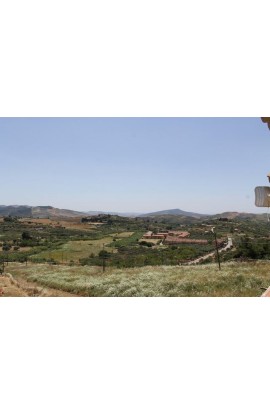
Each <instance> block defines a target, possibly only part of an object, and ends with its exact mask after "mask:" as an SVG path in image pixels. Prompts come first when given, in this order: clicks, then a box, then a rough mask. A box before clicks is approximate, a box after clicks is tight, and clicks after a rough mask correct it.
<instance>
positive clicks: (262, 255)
mask: <svg viewBox="0 0 270 414" xmlns="http://www.w3.org/2000/svg"><path fill="white" fill-rule="evenodd" d="M234 257H235V258H243V259H270V240H269V239H264V238H258V239H250V238H248V237H243V238H241V240H240V243H239V245H238V247H237V250H236V253H235V255H234Z"/></svg>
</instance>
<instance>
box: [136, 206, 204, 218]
mask: <svg viewBox="0 0 270 414" xmlns="http://www.w3.org/2000/svg"><path fill="white" fill-rule="evenodd" d="M165 215H170V216H185V217H193V218H202V217H207V216H208V215H207V214H200V213H192V212H190V211H184V210H180V209H179V208H175V209H172V210H162V211H156V212H154V213H147V214H142V215H141V216H140V217H155V216H165Z"/></svg>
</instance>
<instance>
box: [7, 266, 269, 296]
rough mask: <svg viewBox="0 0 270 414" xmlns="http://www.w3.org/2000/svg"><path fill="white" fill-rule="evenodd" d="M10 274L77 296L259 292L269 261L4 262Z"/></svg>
mask: <svg viewBox="0 0 270 414" xmlns="http://www.w3.org/2000/svg"><path fill="white" fill-rule="evenodd" d="M9 271H10V272H11V273H12V274H13V276H14V277H15V278H16V276H17V277H18V276H19V277H23V278H25V279H27V280H28V281H33V282H37V283H38V284H40V285H42V286H47V287H50V288H55V289H60V290H64V291H67V292H72V293H75V294H79V295H82V296H96V297H100V296H125V297H127V296H260V295H261V294H262V290H261V289H260V288H261V287H262V286H263V287H268V286H269V285H270V262H254V263H226V264H222V270H221V271H219V270H218V269H217V266H216V265H214V264H209V265H201V266H189V267H184V266H183V267H179V266H148V267H144V268H132V269H131V268H130V269H121V270H120V269H108V270H107V271H106V273H102V271H101V269H100V268H98V267H88V266H85V267H81V266H74V267H67V266H49V265H43V264H42V265H32V264H31V265H29V266H28V267H25V266H24V265H18V264H13V265H10V267H9Z"/></svg>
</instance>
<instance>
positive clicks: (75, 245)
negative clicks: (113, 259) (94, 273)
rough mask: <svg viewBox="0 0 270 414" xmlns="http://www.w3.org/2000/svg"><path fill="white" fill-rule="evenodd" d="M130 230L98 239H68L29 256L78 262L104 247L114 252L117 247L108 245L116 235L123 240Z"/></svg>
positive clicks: (39, 258) (130, 233)
mask: <svg viewBox="0 0 270 414" xmlns="http://www.w3.org/2000/svg"><path fill="white" fill-rule="evenodd" d="M132 234H133V233H132V232H123V233H118V234H112V235H111V236H107V237H104V238H102V239H99V240H77V241H69V242H67V243H65V244H63V245H62V246H60V247H58V248H57V249H52V250H45V251H43V252H41V253H38V254H35V255H33V256H31V257H32V258H33V259H38V260H43V259H45V260H50V259H51V260H54V261H57V262H60V263H61V262H63V261H64V262H66V261H74V262H78V261H79V260H80V259H83V258H85V257H89V256H90V255H94V256H97V255H98V254H99V252H100V251H101V250H103V247H104V249H106V250H107V251H108V252H110V253H116V252H117V249H116V248H114V247H110V246H109V245H110V244H111V243H112V242H113V240H114V239H115V238H116V237H117V239H120V240H124V239H125V238H129V237H130V236H132Z"/></svg>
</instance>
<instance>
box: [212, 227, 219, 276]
mask: <svg viewBox="0 0 270 414" xmlns="http://www.w3.org/2000/svg"><path fill="white" fill-rule="evenodd" d="M214 228H215V227H213V228H212V233H213V234H214V237H215V245H216V252H217V261H218V268H219V270H221V266H220V257H219V251H218V242H217V234H216V232H215V230H214Z"/></svg>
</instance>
